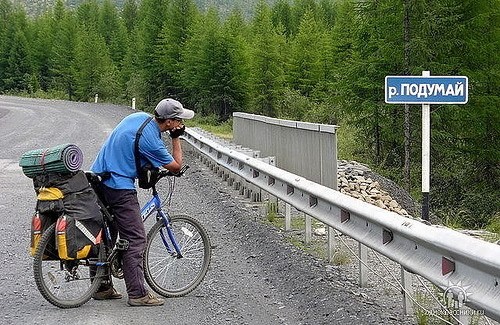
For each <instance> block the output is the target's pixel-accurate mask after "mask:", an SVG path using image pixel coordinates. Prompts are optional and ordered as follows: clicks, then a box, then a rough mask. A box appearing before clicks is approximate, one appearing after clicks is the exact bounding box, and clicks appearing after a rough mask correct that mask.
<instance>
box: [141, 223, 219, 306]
mask: <svg viewBox="0 0 500 325" xmlns="http://www.w3.org/2000/svg"><path fill="white" fill-rule="evenodd" d="M169 227H170V229H171V230H172V232H171V234H173V238H175V242H176V243H177V244H178V246H179V247H180V251H181V256H178V255H177V253H176V252H175V250H174V246H173V244H172V239H171V237H170V236H169V234H168V231H167V228H166V227H165V224H164V223H163V220H158V222H157V223H156V224H155V225H154V226H153V227H152V228H151V230H150V231H149V233H148V240H147V244H146V250H145V253H144V275H145V278H146V281H147V283H148V284H149V286H150V287H151V288H152V289H153V290H154V291H156V292H157V293H158V294H160V295H162V296H164V297H181V296H184V295H187V294H188V293H190V292H191V291H193V290H194V289H195V288H196V287H197V286H198V285H199V284H200V282H201V281H203V279H204V278H205V275H206V273H207V270H208V266H209V264H210V258H211V254H212V248H211V245H210V239H209V237H208V234H207V231H206V230H205V228H204V227H203V226H202V225H201V224H200V223H199V222H198V221H197V220H196V219H194V218H192V217H190V216H186V215H177V216H172V219H171V221H170V225H169Z"/></svg>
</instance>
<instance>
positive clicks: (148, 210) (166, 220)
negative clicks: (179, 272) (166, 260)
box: [141, 186, 182, 258]
mask: <svg viewBox="0 0 500 325" xmlns="http://www.w3.org/2000/svg"><path fill="white" fill-rule="evenodd" d="M154 212H156V213H157V220H160V219H161V220H162V221H163V224H164V225H165V229H166V230H167V235H168V238H169V239H170V242H171V243H172V246H173V248H174V250H175V252H174V250H172V247H171V245H169V243H168V240H167V238H166V237H165V234H164V232H163V230H162V231H160V236H161V239H162V241H163V244H164V245H165V248H166V249H167V252H168V253H169V254H171V255H172V254H176V256H177V258H182V253H181V249H180V247H179V245H178V244H177V241H176V240H175V236H174V233H173V232H172V228H171V227H170V216H169V215H168V213H167V212H165V211H163V209H162V207H161V199H160V196H159V195H158V192H157V191H156V187H154V186H153V193H152V197H151V199H149V201H148V202H147V203H146V204H144V206H143V207H142V208H141V219H142V222H143V223H144V222H146V220H147V219H148V218H149V217H150V216H151V215H152V214H153V213H154Z"/></svg>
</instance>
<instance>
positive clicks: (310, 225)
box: [305, 214, 312, 244]
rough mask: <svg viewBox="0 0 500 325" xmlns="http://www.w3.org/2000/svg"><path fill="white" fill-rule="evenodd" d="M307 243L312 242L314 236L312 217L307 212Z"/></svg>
mask: <svg viewBox="0 0 500 325" xmlns="http://www.w3.org/2000/svg"><path fill="white" fill-rule="evenodd" d="M305 216H306V244H309V243H310V242H311V238H312V222H311V221H312V219H311V216H310V215H308V214H306V215H305Z"/></svg>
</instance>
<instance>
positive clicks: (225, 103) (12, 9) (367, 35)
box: [0, 0, 500, 229]
mask: <svg viewBox="0 0 500 325" xmlns="http://www.w3.org/2000/svg"><path fill="white" fill-rule="evenodd" d="M32 2H33V1H32ZM47 3H49V2H47ZM207 3H208V2H207V1H202V0H142V1H140V2H139V1H135V0H123V1H122V0H120V1H113V0H103V1H100V0H99V1H98V0H84V1H79V0H71V1H63V0H54V1H52V2H50V5H48V6H45V7H44V6H41V5H40V6H38V7H39V8H45V9H44V10H42V11H38V12H37V15H32V13H31V12H29V14H27V12H26V11H25V9H24V8H23V7H21V6H20V5H15V4H13V3H12V2H11V1H9V0H0V93H22V94H27V95H29V96H34V95H36V96H40V97H54V96H60V97H61V98H64V99H70V100H83V101H88V100H92V99H93V98H94V95H95V94H99V98H100V99H102V100H108V101H113V102H124V101H125V102H129V101H130V99H131V98H136V105H137V106H138V107H141V108H142V109H144V110H149V111H150V110H151V109H152V108H153V107H154V105H155V104H156V102H157V101H158V100H159V99H161V98H164V97H167V96H169V97H174V98H177V99H179V100H181V101H182V102H183V103H185V105H186V106H187V107H190V108H193V109H194V110H196V111H197V112H198V114H197V116H200V115H204V116H209V120H211V121H212V122H213V123H214V124H216V125H217V126H216V127H217V128H219V127H220V128H222V130H223V131H220V132H222V133H226V134H227V133H230V125H228V122H226V121H230V118H231V116H232V113H233V112H235V111H244V112H250V113H256V114H264V115H267V116H274V117H279V118H285V119H294V120H303V121H309V122H318V123H327V124H337V125H339V126H340V128H339V132H338V134H339V139H340V140H341V141H340V142H339V151H340V154H339V155H340V157H341V158H343V159H357V160H361V161H362V162H364V163H367V164H370V165H371V166H372V167H373V169H375V170H377V171H380V172H381V173H383V174H385V175H390V176H391V178H392V179H394V180H396V181H401V179H402V178H403V177H407V175H404V176H403V173H402V170H403V166H404V167H405V170H406V167H408V170H410V171H411V175H410V176H409V179H410V180H411V184H413V186H412V187H411V193H412V194H414V196H415V197H418V195H419V190H420V189H419V186H418V184H419V182H420V180H419V173H420V167H419V166H418V165H419V161H420V155H421V149H420V137H421V134H420V128H421V125H420V123H421V121H420V110H419V107H417V106H415V107H413V106H412V107H410V110H409V115H408V114H406V115H405V110H404V108H403V107H401V106H399V105H387V104H385V103H384V89H383V88H384V77H385V76H386V75H405V74H410V75H420V74H421V73H422V71H423V70H428V71H430V72H431V74H432V75H465V76H468V77H469V83H470V85H469V89H470V91H469V102H468V104H467V105H464V106H456V105H433V106H432V112H431V121H432V134H431V137H432V139H431V150H432V152H431V159H432V170H431V193H430V194H431V195H430V198H431V209H432V212H433V213H436V214H438V215H440V216H441V217H442V218H443V219H446V220H449V221H450V222H452V223H459V224H460V225H462V226H466V227H472V228H480V227H487V226H488V227H493V228H495V227H496V226H495V225H497V223H498V221H496V220H497V219H495V218H498V213H499V211H500V200H499V197H500V151H499V150H498V148H499V147H500V143H499V142H500V134H499V132H500V109H499V97H498V96H499V94H498V89H500V84H499V83H500V62H499V60H500V57H499V56H498V53H500V48H499V47H500V28H499V26H500V21H499V20H500V10H499V9H500V0H436V1H433V2H432V3H431V2H429V1H420V0H403V1H396V0H378V1H356V0H293V1H287V0H276V1H271V0H270V1H265V0H255V1H243V0H240V1H227V0H219V1H211V2H210V3H211V5H207ZM65 4H68V7H66V6H65ZM408 116H409V123H405V122H406V121H408V119H407V117H408ZM195 123H202V124H204V125H206V123H204V122H203V121H198V122H195ZM408 130H409V132H410V139H405V134H407V131H408ZM354 137H355V138H354ZM346 139H348V140H346ZM353 139H354V140H353ZM408 154H409V156H410V159H409V162H410V166H407V162H408V160H407V159H406V158H407V155H408ZM416 184H417V185H416ZM495 216H496V217H495ZM495 229H496V228H495Z"/></svg>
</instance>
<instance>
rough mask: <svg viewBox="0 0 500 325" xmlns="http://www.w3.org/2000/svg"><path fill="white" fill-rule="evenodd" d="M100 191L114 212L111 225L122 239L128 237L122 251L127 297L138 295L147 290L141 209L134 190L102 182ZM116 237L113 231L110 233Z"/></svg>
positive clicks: (141, 295)
mask: <svg viewBox="0 0 500 325" xmlns="http://www.w3.org/2000/svg"><path fill="white" fill-rule="evenodd" d="M100 190H101V194H102V196H103V198H104V200H105V201H106V203H107V205H108V206H109V208H110V210H111V213H113V215H114V226H115V227H116V230H118V232H119V234H120V238H121V239H126V240H128V241H129V248H128V250H126V251H124V252H123V277H124V279H125V285H126V287H127V294H128V297H129V298H140V297H144V296H145V295H147V293H148V291H147V289H146V286H145V283H144V282H145V281H144V269H143V264H142V261H143V255H144V249H145V247H146V231H145V230H144V224H143V223H142V220H141V210H140V206H139V201H138V199H137V191H136V190H117V189H113V188H110V187H107V186H104V185H102V186H101V188H100ZM113 237H116V234H113Z"/></svg>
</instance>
